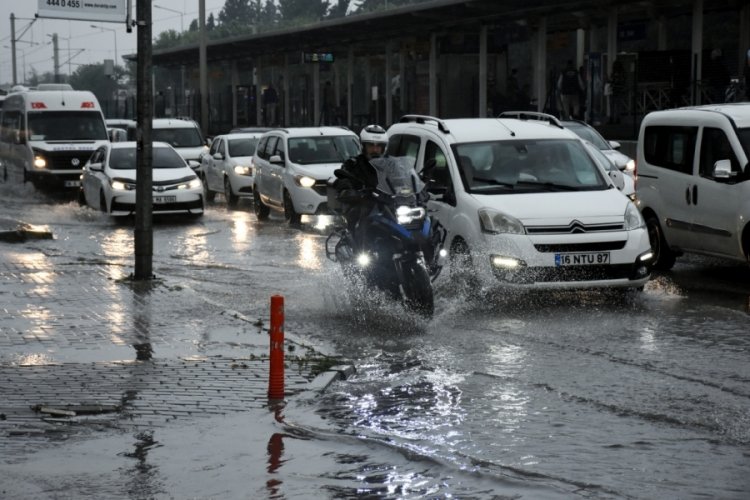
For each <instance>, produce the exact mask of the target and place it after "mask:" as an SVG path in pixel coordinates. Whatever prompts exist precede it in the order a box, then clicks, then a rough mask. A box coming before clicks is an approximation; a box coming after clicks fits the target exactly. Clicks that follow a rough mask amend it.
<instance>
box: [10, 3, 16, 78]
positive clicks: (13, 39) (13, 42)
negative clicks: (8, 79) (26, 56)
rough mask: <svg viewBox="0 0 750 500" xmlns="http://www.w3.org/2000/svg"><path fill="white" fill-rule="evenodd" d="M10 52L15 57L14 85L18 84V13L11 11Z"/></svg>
mask: <svg viewBox="0 0 750 500" xmlns="http://www.w3.org/2000/svg"><path fill="white" fill-rule="evenodd" d="M10 53H11V57H12V59H13V85H17V84H18V74H17V72H16V15H15V14H13V13H12V12H11V13H10Z"/></svg>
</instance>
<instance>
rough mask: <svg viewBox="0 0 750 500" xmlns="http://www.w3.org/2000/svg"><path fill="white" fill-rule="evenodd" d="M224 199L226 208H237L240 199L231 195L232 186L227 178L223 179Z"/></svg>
mask: <svg viewBox="0 0 750 500" xmlns="http://www.w3.org/2000/svg"><path fill="white" fill-rule="evenodd" d="M224 198H225V199H226V200H227V208H237V203H238V202H239V201H240V197H239V196H237V195H236V194H234V193H232V184H231V183H230V182H229V177H224Z"/></svg>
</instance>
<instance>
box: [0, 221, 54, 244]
mask: <svg viewBox="0 0 750 500" xmlns="http://www.w3.org/2000/svg"><path fill="white" fill-rule="evenodd" d="M11 228H12V229H11ZM51 239H54V236H53V235H52V233H51V232H50V231H49V230H48V229H47V228H46V227H44V226H33V225H31V224H27V223H25V222H18V221H11V220H8V219H0V241H4V242H7V243H23V242H26V241H29V240H51Z"/></svg>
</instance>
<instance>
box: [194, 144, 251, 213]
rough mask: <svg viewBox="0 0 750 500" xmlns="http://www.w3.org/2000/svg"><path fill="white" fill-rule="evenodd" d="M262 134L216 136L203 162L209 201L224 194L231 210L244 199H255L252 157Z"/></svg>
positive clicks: (202, 167) (202, 169)
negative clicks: (253, 197) (218, 194)
mask: <svg viewBox="0 0 750 500" xmlns="http://www.w3.org/2000/svg"><path fill="white" fill-rule="evenodd" d="M261 135H262V134H261V133H260V132H256V133H230V134H226V135H218V136H216V137H214V140H213V142H212V143H211V149H210V150H209V152H208V154H207V155H203V159H202V160H201V169H200V170H201V175H202V177H203V187H204V189H205V190H206V200H207V201H213V199H214V195H215V194H216V193H222V194H223V195H224V199H225V200H226V202H227V206H228V207H229V208H234V207H236V206H237V204H238V203H239V200H240V199H241V198H245V199H250V200H251V199H252V196H253V184H254V183H255V176H254V168H253V155H254V154H255V148H256V147H257V145H258V141H259V139H260V136H261Z"/></svg>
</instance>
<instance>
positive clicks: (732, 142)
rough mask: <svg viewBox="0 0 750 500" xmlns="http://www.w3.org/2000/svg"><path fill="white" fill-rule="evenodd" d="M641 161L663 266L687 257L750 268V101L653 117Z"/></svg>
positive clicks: (646, 123) (643, 135)
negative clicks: (724, 260) (747, 264)
mask: <svg viewBox="0 0 750 500" xmlns="http://www.w3.org/2000/svg"><path fill="white" fill-rule="evenodd" d="M637 155H638V161H637V164H636V165H637V179H638V181H637V184H636V186H637V190H636V191H637V198H638V200H639V208H640V210H641V213H642V214H643V216H644V218H645V219H646V224H647V226H648V230H649V239H650V240H651V247H652V248H653V250H654V259H655V267H656V268H658V269H662V270H667V269H670V268H671V267H672V266H673V265H674V263H675V258H676V257H677V256H679V255H681V254H682V253H684V252H694V253H701V254H705V255H712V256H716V257H721V258H728V259H731V260H734V261H739V262H750V165H748V160H750V103H733V104H719V105H710V106H697V107H690V108H680V109H671V110H666V111H655V112H652V113H649V114H648V115H646V117H645V118H644V119H643V122H642V123H641V129H640V134H639V136H638V153H637Z"/></svg>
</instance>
